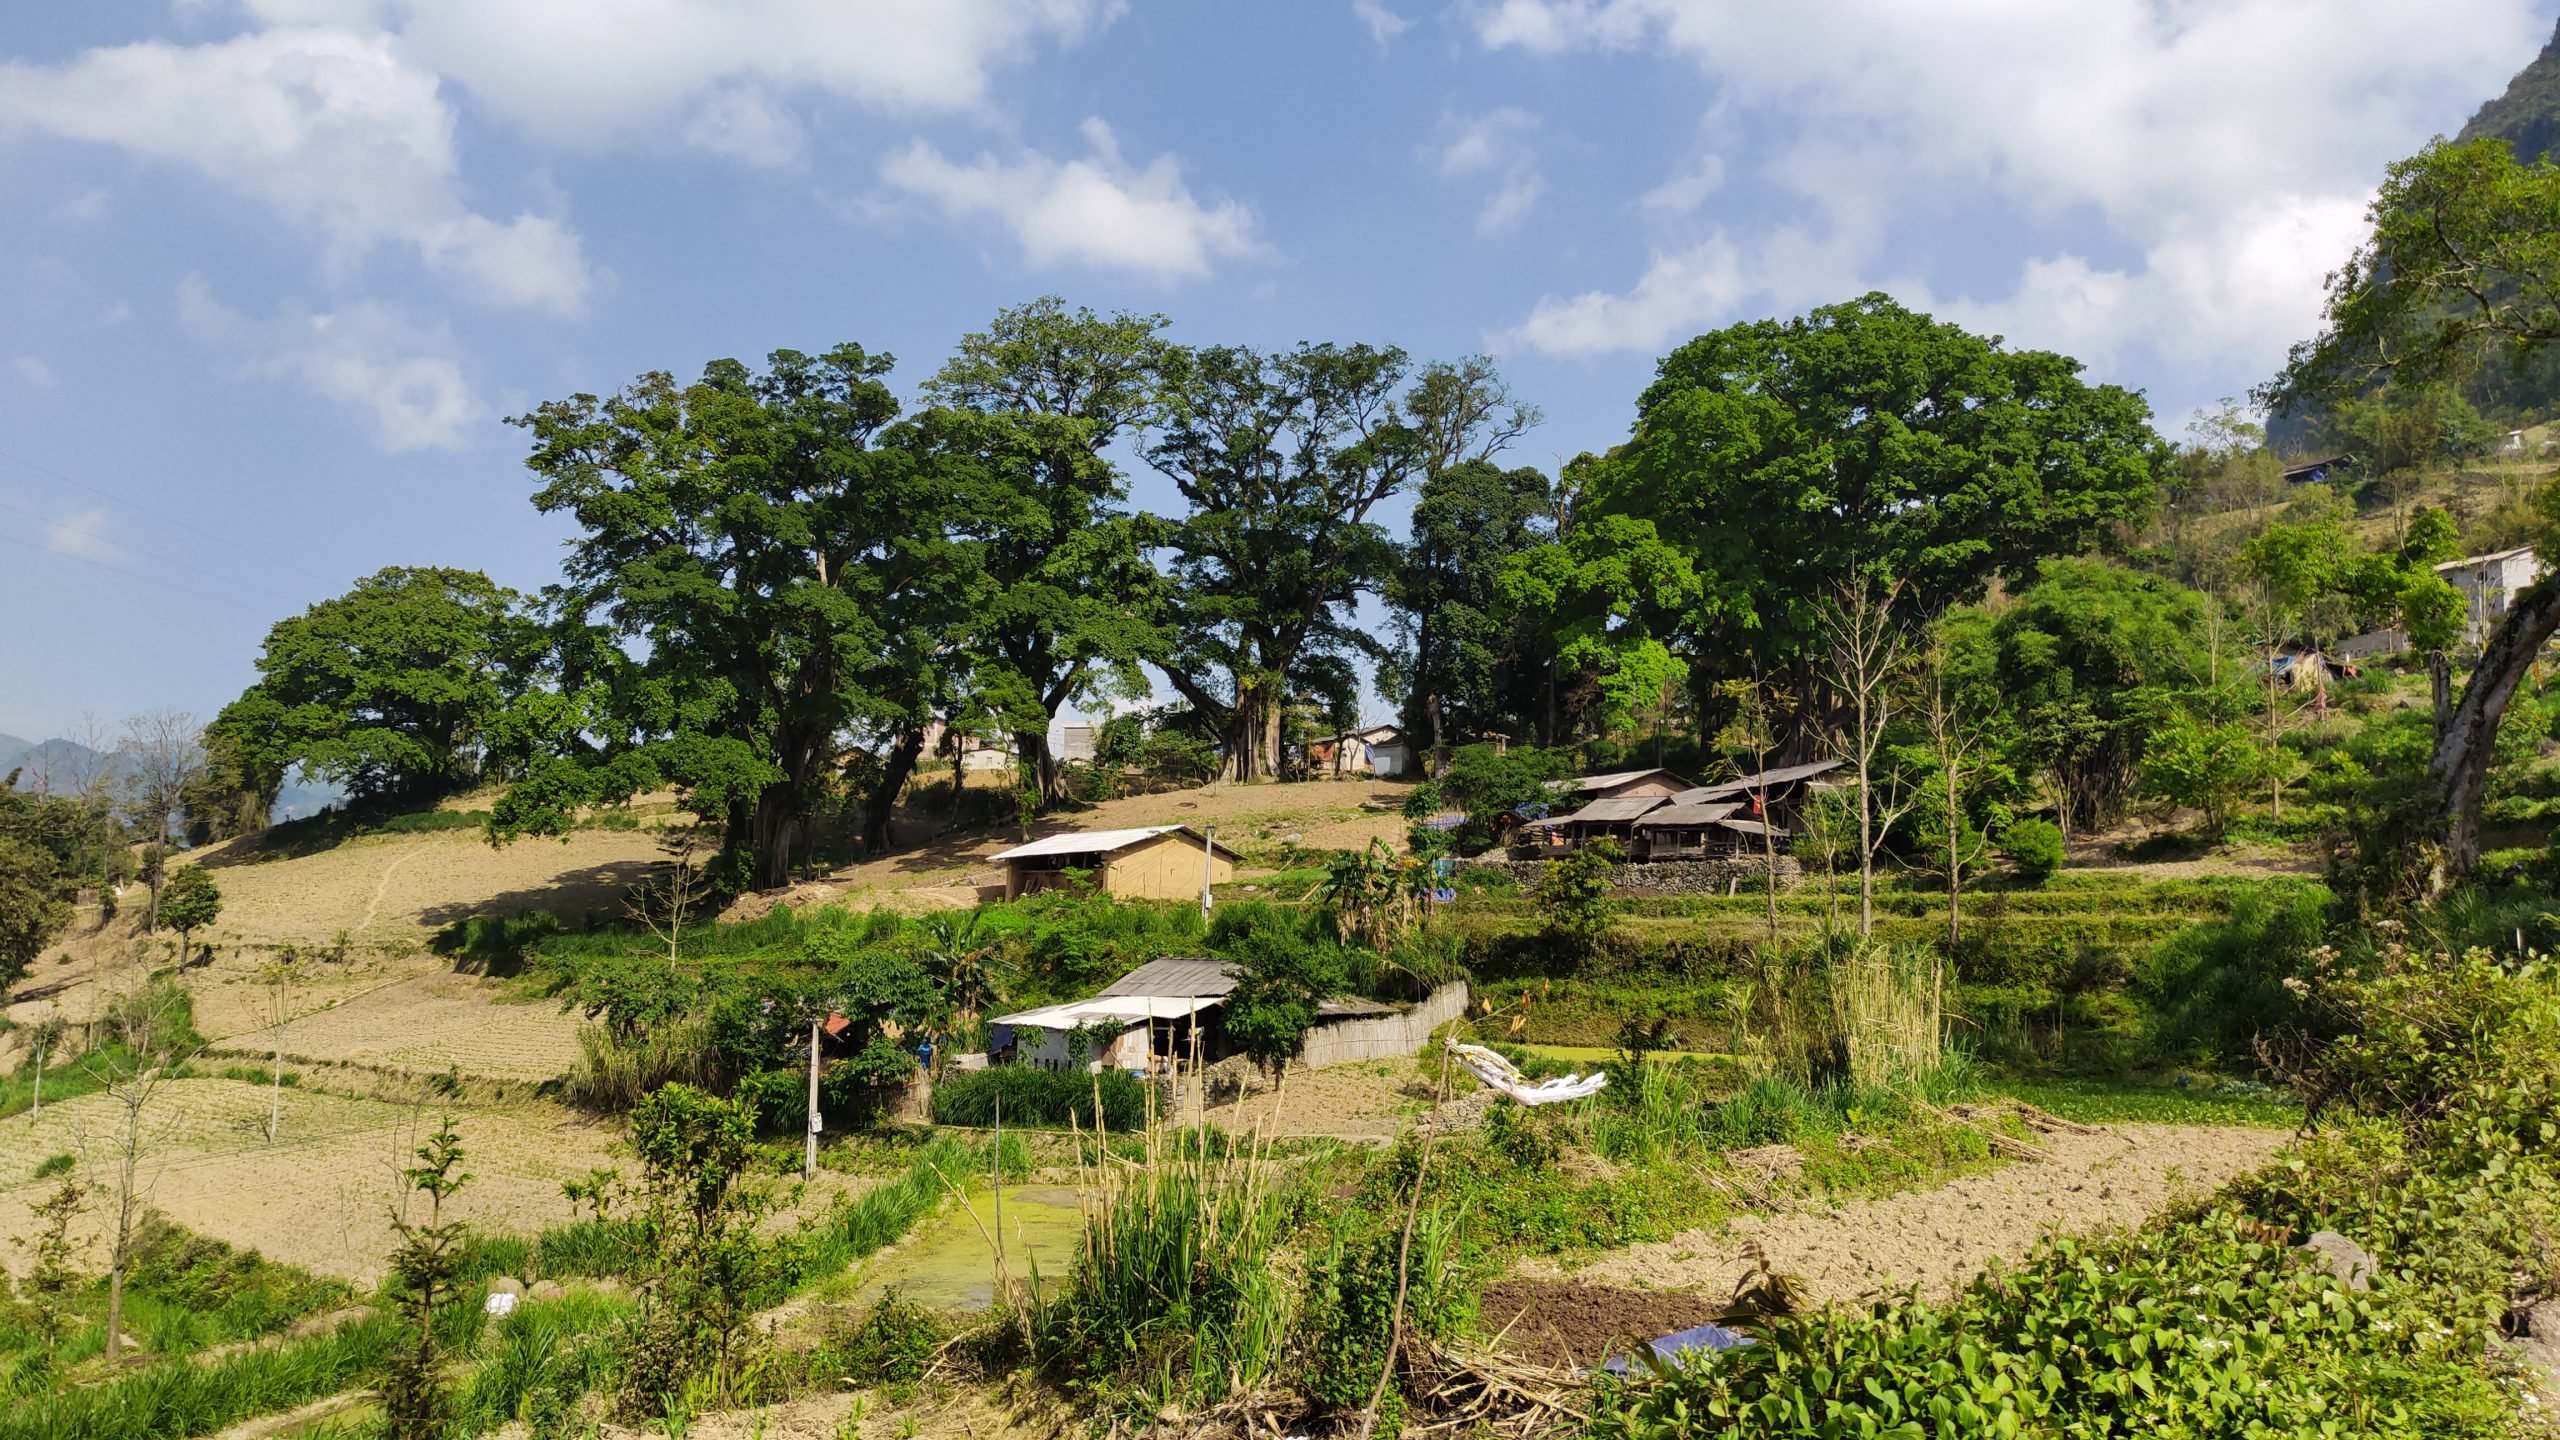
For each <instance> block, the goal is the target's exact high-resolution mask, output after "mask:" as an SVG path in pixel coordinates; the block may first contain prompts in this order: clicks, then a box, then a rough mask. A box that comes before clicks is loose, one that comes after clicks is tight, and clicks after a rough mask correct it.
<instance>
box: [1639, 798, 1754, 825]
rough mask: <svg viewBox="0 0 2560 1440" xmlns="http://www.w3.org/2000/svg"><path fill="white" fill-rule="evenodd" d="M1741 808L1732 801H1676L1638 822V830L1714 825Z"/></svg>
mask: <svg viewBox="0 0 2560 1440" xmlns="http://www.w3.org/2000/svg"><path fill="white" fill-rule="evenodd" d="M1741 808H1742V807H1741V806H1740V805H1739V804H1736V803H1734V802H1732V801H1725V802H1723V803H1721V804H1717V803H1707V802H1696V801H1676V802H1674V803H1672V804H1669V805H1665V806H1663V807H1662V808H1661V809H1659V810H1656V811H1653V812H1651V813H1650V814H1647V815H1646V816H1645V817H1644V818H1643V819H1641V820H1638V821H1637V822H1636V828H1637V829H1639V830H1647V829H1653V828H1656V827H1661V828H1666V829H1673V830H1687V829H1694V828H1696V827H1698V826H1701V825H1712V824H1714V823H1715V822H1717V821H1718V820H1722V819H1723V818H1725V817H1726V816H1728V815H1731V814H1732V813H1734V812H1735V811H1737V810H1740V809H1741Z"/></svg>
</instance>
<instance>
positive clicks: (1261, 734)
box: [1226, 678, 1280, 784]
mask: <svg viewBox="0 0 2560 1440" xmlns="http://www.w3.org/2000/svg"><path fill="white" fill-rule="evenodd" d="M1279 688H1280V687H1279V684H1278V682H1277V679H1276V678H1272V679H1268V680H1254V681H1245V680H1241V679H1240V680H1238V681H1237V682H1236V706H1235V711H1234V713H1233V715H1232V716H1231V717H1230V719H1229V722H1228V725H1227V766H1226V775H1227V778H1228V779H1230V780H1233V781H1236V782H1238V783H1239V784H1245V783H1250V782H1252V781H1256V780H1272V779H1277V778H1278V777H1279V774H1280V698H1279V694H1278V691H1279Z"/></svg>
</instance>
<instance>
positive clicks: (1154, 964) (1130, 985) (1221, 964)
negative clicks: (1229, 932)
mask: <svg viewBox="0 0 2560 1440" xmlns="http://www.w3.org/2000/svg"><path fill="white" fill-rule="evenodd" d="M1243 973H1244V972H1243V971H1242V970H1240V969H1238V968H1237V967H1236V966H1233V965H1230V964H1228V963H1227V962H1225V961H1223V960H1201V959H1174V960H1150V961H1148V962H1147V963H1146V964H1144V965H1141V966H1139V967H1138V968H1137V969H1135V970H1132V971H1130V972H1129V973H1128V974H1126V975H1123V976H1121V977H1120V978H1119V979H1117V980H1114V981H1112V982H1111V983H1110V984H1108V985H1105V986H1103V987H1102V993H1103V994H1104V995H1106V996H1108V995H1179V996H1184V997H1196V996H1209V997H1215V996H1219V995H1224V994H1226V993H1227V992H1229V991H1231V990H1233V989H1235V988H1236V978H1237V977H1238V976H1239V975H1241V974H1243Z"/></svg>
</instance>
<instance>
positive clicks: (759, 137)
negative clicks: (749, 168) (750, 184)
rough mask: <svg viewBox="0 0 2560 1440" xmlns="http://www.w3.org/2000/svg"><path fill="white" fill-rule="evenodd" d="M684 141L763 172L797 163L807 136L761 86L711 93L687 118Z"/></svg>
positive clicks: (797, 123)
mask: <svg viewBox="0 0 2560 1440" xmlns="http://www.w3.org/2000/svg"><path fill="white" fill-rule="evenodd" d="M684 139H685V143H686V144H688V145H691V146H693V147H695V148H696V149H700V150H708V151H710V152H711V153H712V154H714V155H724V156H727V157H728V158H729V159H732V160H743V161H745V162H746V163H747V164H749V165H753V166H756V167H758V168H760V169H766V170H782V169H788V168H790V167H792V166H796V165H798V164H799V163H800V157H801V152H802V150H803V148H804V146H805V145H806V143H807V142H806V138H805V137H804V136H803V135H802V134H801V130H800V122H799V120H798V119H796V118H795V117H793V115H792V113H791V112H790V111H789V110H787V109H785V108H783V107H782V106H781V105H779V104H777V103H776V102H775V101H774V99H773V98H772V97H771V96H769V95H767V94H765V93H764V91H763V89H762V88H761V87H758V86H755V85H739V86H735V87H732V88H730V89H727V90H723V91H720V92H719V93H717V94H715V95H713V96H711V97H710V98H709V99H707V100H705V101H703V102H702V104H701V106H700V107H699V108H698V109H696V110H695V111H694V112H693V118H692V119H691V120H689V121H687V122H685V127H684Z"/></svg>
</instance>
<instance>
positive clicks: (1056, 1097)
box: [933, 1065, 1147, 1135]
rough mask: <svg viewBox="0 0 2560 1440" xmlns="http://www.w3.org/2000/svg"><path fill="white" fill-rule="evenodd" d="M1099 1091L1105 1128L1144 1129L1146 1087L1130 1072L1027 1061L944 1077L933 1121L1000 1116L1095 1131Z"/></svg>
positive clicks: (976, 1122)
mask: <svg viewBox="0 0 2560 1440" xmlns="http://www.w3.org/2000/svg"><path fill="white" fill-rule="evenodd" d="M1097 1096H1099V1097H1100V1105H1101V1110H1100V1115H1101V1125H1102V1127H1103V1128H1106V1129H1108V1130H1110V1131H1111V1132H1113V1133H1115V1134H1122V1135H1131V1134H1136V1133H1137V1132H1138V1131H1140V1130H1142V1129H1144V1128H1146V1123H1147V1091H1146V1086H1145V1085H1144V1084H1143V1083H1141V1082H1140V1081H1139V1080H1138V1079H1137V1077H1135V1076H1133V1075H1131V1074H1129V1073H1128V1072H1126V1071H1123V1070H1102V1071H1098V1072H1094V1073H1085V1072H1083V1071H1066V1070H1041V1069H1036V1068H1034V1067H1032V1066H1029V1065H994V1066H990V1067H988V1068H987V1069H984V1070H964V1071H954V1072H953V1073H951V1074H948V1075H945V1076H943V1077H942V1078H941V1079H940V1080H938V1081H936V1082H935V1083H934V1087H933V1121H934V1123H935V1124H937V1125H968V1126H973V1127H976V1128H980V1129H983V1128H985V1127H987V1126H990V1125H993V1124H995V1123H996V1121H997V1118H998V1117H999V1115H1001V1117H1002V1119H1003V1121H1004V1123H1005V1125H1006V1126H1007V1127H1012V1126H1016V1125H1020V1126H1024V1127H1027V1128H1033V1129H1039V1128H1044V1127H1045V1128H1049V1129H1064V1128H1066V1127H1068V1126H1070V1125H1072V1126H1075V1127H1078V1128H1080V1129H1084V1130H1092V1129H1094V1128H1096V1126H1095V1118H1094V1117H1095V1114H1096V1112H1095V1108H1094V1107H1095V1103H1096V1097H1097Z"/></svg>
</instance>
